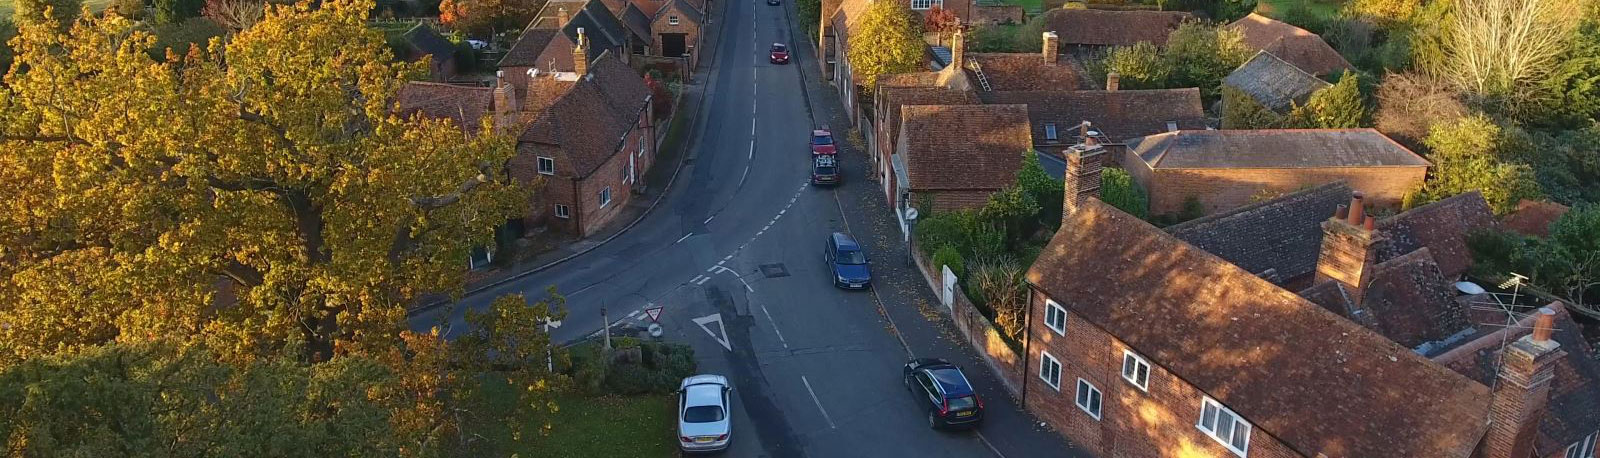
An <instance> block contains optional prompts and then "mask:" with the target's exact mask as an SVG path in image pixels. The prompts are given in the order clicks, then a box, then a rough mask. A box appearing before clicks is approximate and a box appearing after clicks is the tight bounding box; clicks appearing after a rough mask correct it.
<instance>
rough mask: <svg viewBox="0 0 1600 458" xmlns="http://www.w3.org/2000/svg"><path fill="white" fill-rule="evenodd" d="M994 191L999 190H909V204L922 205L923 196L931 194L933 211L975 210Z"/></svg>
mask: <svg viewBox="0 0 1600 458" xmlns="http://www.w3.org/2000/svg"><path fill="white" fill-rule="evenodd" d="M995 191H999V190H998V189H988V190H983V189H980V190H963V191H943V190H940V191H912V192H911V205H912V206H918V205H922V203H923V201H924V200H925V199H928V197H925V196H932V199H933V209H932V211H935V212H947V211H953V210H968V209H973V210H975V209H978V208H983V206H984V205H986V204H988V203H989V195H990V194H994V193H995ZM891 200H892V198H891ZM917 211H919V212H927V211H929V209H926V208H918V209H917Z"/></svg>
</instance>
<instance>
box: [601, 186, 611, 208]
mask: <svg viewBox="0 0 1600 458" xmlns="http://www.w3.org/2000/svg"><path fill="white" fill-rule="evenodd" d="M607 205H611V187H610V186H606V188H605V189H601V190H600V208H606V206H607Z"/></svg>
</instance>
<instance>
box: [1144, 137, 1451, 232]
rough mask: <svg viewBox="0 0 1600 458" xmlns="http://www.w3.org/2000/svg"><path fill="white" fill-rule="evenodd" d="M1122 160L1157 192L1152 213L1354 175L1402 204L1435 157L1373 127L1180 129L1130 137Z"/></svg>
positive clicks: (1241, 200)
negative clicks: (1194, 202)
mask: <svg viewBox="0 0 1600 458" xmlns="http://www.w3.org/2000/svg"><path fill="white" fill-rule="evenodd" d="M1121 164H1122V167H1123V168H1124V169H1126V170H1127V171H1128V174H1129V175H1131V176H1132V177H1133V180H1134V182H1136V183H1138V184H1139V186H1141V187H1143V188H1144V189H1145V191H1146V192H1147V193H1148V195H1149V196H1150V214H1152V215H1162V214H1173V213H1177V212H1179V211H1181V210H1182V209H1183V207H1184V202H1185V201H1186V200H1189V199H1191V198H1192V199H1196V200H1198V201H1199V202H1200V204H1201V206H1202V207H1203V208H1204V210H1205V213H1206V214H1211V213H1215V212H1218V211H1223V210H1228V209H1232V208H1236V207H1239V206H1242V205H1246V204H1249V203H1251V202H1252V200H1259V199H1260V198H1261V197H1270V196H1273V195H1278V194H1283V193H1288V192H1293V191H1296V190H1299V189H1301V188H1304V187H1308V186H1316V185H1320V184H1324V183H1328V182H1332V181H1340V180H1343V181H1346V182H1348V183H1349V184H1350V187H1352V188H1354V189H1356V190H1359V191H1361V192H1363V193H1366V195H1367V196H1368V197H1370V198H1371V199H1372V200H1371V201H1372V202H1374V203H1376V204H1378V205H1383V206H1398V205H1399V203H1400V200H1401V198H1403V197H1404V196H1405V194H1406V193H1408V192H1411V191H1412V190H1414V189H1417V187H1419V186H1421V185H1422V179H1423V176H1424V175H1425V174H1426V173H1427V170H1428V166H1429V163H1428V161H1427V160H1424V159H1423V158H1422V157H1421V156H1418V155H1417V154H1416V153H1413V152H1411V150H1409V149H1406V147H1404V146H1401V145H1400V144H1399V143H1395V142H1394V141H1393V140H1390V139H1389V137H1386V136H1384V135H1383V134H1381V133H1378V131H1376V130H1373V129H1270V130H1180V131H1176V132H1165V133H1160V134H1155V135H1149V136H1145V137H1139V138H1134V139H1130V140H1128V141H1127V147H1126V148H1125V152H1124V153H1123V157H1122V161H1121Z"/></svg>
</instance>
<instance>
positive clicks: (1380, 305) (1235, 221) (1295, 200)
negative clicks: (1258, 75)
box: [1030, 157, 1600, 458]
mask: <svg viewBox="0 0 1600 458" xmlns="http://www.w3.org/2000/svg"><path fill="white" fill-rule="evenodd" d="M1074 159H1075V160H1073V161H1072V162H1070V163H1069V172H1068V177H1069V179H1071V178H1076V179H1074V180H1071V181H1069V182H1068V184H1067V188H1068V190H1067V192H1068V197H1069V199H1070V198H1071V197H1072V196H1076V195H1080V194H1084V195H1088V196H1093V191H1092V190H1090V191H1087V192H1078V191H1076V190H1077V189H1092V188H1093V187H1094V185H1093V183H1094V182H1095V181H1096V179H1097V177H1096V175H1095V174H1094V173H1093V171H1094V165H1095V164H1094V162H1095V161H1094V159H1097V158H1093V157H1091V158H1089V159H1090V160H1089V161H1084V160H1083V158H1082V157H1075V158H1074ZM1083 200H1086V199H1080V200H1079V202H1082V201H1083ZM1364 200H1365V199H1364V198H1362V197H1361V195H1360V193H1357V192H1354V191H1352V190H1351V189H1350V187H1348V186H1346V185H1345V184H1344V183H1332V184H1328V185H1323V186H1319V187H1317V188H1312V189H1308V190H1304V191H1300V192H1296V193H1293V194H1289V195H1286V196H1283V197H1279V198H1276V199H1272V200H1269V201H1266V202H1261V203H1258V204H1255V205H1251V206H1248V207H1244V208H1240V209H1236V210H1233V211H1230V212H1225V213H1221V214H1217V215H1212V216H1210V217H1206V218H1202V219H1199V220H1195V221H1191V222H1188V223H1185V224H1181V225H1176V226H1172V227H1168V228H1167V229H1166V232H1167V233H1169V234H1171V235H1172V237H1173V238H1175V239H1177V240H1181V241H1182V242H1184V243H1183V245H1184V247H1186V248H1198V249H1200V250H1203V251H1205V252H1207V253H1209V254H1211V255H1213V256H1216V257H1217V258H1220V259H1221V260H1222V261H1224V262H1226V263H1228V264H1231V265H1233V266H1235V267H1237V268H1238V269H1236V270H1234V272H1235V274H1237V273H1244V274H1250V275H1251V276H1252V277H1256V278H1259V279H1262V280H1266V281H1270V282H1271V283H1273V284H1275V285H1277V287H1278V288H1279V289H1278V290H1277V291H1276V292H1274V293H1281V292H1285V291H1298V293H1296V294H1297V295H1298V296H1299V297H1301V298H1304V300H1305V301H1309V304H1305V303H1302V305H1303V306H1304V305H1311V304H1314V305H1311V306H1312V307H1319V308H1321V309H1323V310H1326V311H1327V312H1329V313H1332V314H1334V315H1336V316H1339V317H1341V318H1342V319H1343V320H1344V322H1345V323H1346V324H1354V325H1356V326H1358V327H1360V328H1362V329H1365V330H1368V331H1370V332H1372V333H1376V334H1378V335H1380V336H1382V337H1383V338H1385V339H1387V340H1388V341H1389V342H1391V343H1392V344H1395V345H1398V346H1399V347H1401V348H1402V349H1407V352H1408V353H1409V354H1414V355H1417V356H1420V357H1423V358H1426V359H1427V360H1429V361H1431V363H1432V364H1433V365H1434V366H1435V367H1442V368H1445V369H1448V370H1450V371H1453V372H1455V373H1458V374H1461V375H1463V376H1465V377H1467V378H1468V379H1470V380H1473V381H1475V382H1476V383H1477V384H1478V385H1479V387H1478V388H1475V389H1474V390H1478V389H1481V390H1487V391H1489V392H1490V394H1489V395H1488V396H1485V397H1482V398H1480V399H1477V400H1475V401H1473V402H1471V404H1473V405H1477V406H1483V407H1487V410H1488V412H1487V415H1489V416H1488V417H1487V419H1488V429H1487V430H1486V431H1484V432H1483V434H1482V436H1481V437H1474V438H1472V443H1473V444H1475V447H1474V449H1473V450H1474V451H1473V453H1472V454H1471V455H1470V456H1473V457H1480V458H1530V457H1539V458H1579V457H1589V456H1592V455H1590V454H1592V453H1593V451H1594V441H1595V438H1596V437H1597V436H1600V360H1596V357H1595V352H1594V349H1593V348H1592V347H1591V346H1590V345H1589V344H1588V342H1586V341H1585V340H1584V338H1583V336H1582V335H1581V331H1580V329H1581V327H1580V326H1578V325H1577V323H1576V322H1574V321H1572V317H1571V315H1569V314H1568V312H1567V311H1566V310H1565V308H1564V307H1563V306H1561V304H1559V303H1557V304H1551V305H1549V306H1546V307H1545V308H1544V310H1540V309H1536V308H1534V307H1532V306H1527V305H1519V304H1515V303H1509V302H1505V301H1502V300H1499V297H1497V296H1494V295H1491V294H1488V293H1479V294H1463V293H1461V292H1460V291H1458V290H1457V287H1456V286H1455V282H1457V281H1459V280H1461V279H1462V278H1463V277H1464V275H1465V273H1466V272H1467V271H1468V269H1469V267H1470V265H1471V255H1470V252H1469V250H1468V248H1467V242H1466V240H1467V238H1468V236H1469V234H1471V233H1472V232H1474V231H1477V230H1480V229H1484V228H1490V227H1493V226H1495V225H1496V222H1495V220H1494V217H1493V215H1492V213H1491V212H1490V209H1489V206H1488V203H1487V202H1485V201H1484V200H1483V197H1482V195H1480V194H1478V193H1476V192H1470V193H1466V194H1461V195H1457V196H1454V197H1450V198H1448V199H1445V200H1442V201H1439V202H1435V203H1431V204H1428V205H1424V206H1420V207H1417V208H1415V209H1412V210H1410V211H1407V212H1404V213H1400V214H1397V215H1393V216H1389V217H1386V218H1373V217H1372V216H1370V215H1367V214H1366V211H1365V210H1366V207H1367V205H1366V203H1365V202H1364ZM1101 207H1102V208H1103V205H1102V206H1101ZM1328 215H1332V216H1331V217H1330V216H1328ZM1069 219H1070V217H1069ZM1124 224H1132V223H1131V222H1126V223H1124ZM1074 229H1075V230H1077V229H1083V228H1082V227H1078V228H1074ZM1066 230H1067V226H1065V225H1064V226H1063V232H1064V231H1066ZM1087 230H1089V231H1093V232H1098V233H1112V232H1117V231H1114V230H1112V229H1109V228H1099V229H1096V228H1088V229H1087ZM1120 231H1121V232H1128V229H1126V228H1121V229H1120ZM1058 238H1059V236H1058ZM1054 244H1055V243H1054V242H1053V243H1052V246H1054ZM1073 246H1080V245H1073ZM1169 251H1170V250H1169ZM1046 252H1047V254H1046V255H1045V256H1050V253H1053V251H1052V250H1050V249H1047V250H1046ZM1045 256H1041V259H1044V257H1045ZM1151 256H1156V255H1151ZM1128 258H1129V259H1146V260H1150V259H1154V260H1156V261H1151V262H1150V264H1151V265H1147V266H1141V267H1143V268H1150V269H1160V268H1164V266H1166V265H1167V264H1162V263H1164V262H1166V260H1165V259H1162V258H1155V257H1139V256H1128ZM1087 259H1093V257H1092V255H1087V254H1086V255H1084V256H1082V257H1080V260H1087ZM1083 262H1092V261H1083ZM1064 265H1065V264H1059V265H1057V266H1056V268H1057V269H1060V268H1063V267H1062V266H1064ZM1094 265H1095V266H1096V267H1097V268H1098V267H1099V266H1100V264H1094ZM1173 270H1177V269H1173ZM1186 271H1187V270H1186ZM1127 277H1131V275H1123V276H1122V278H1119V280H1120V281H1123V282H1127V281H1129V280H1130V279H1129V278H1127ZM1241 278H1242V277H1241ZM1073 280H1074V281H1082V280H1083V279H1081V278H1078V277H1077V276H1074V277H1073ZM1090 280H1091V282H1092V281H1093V279H1090ZM1218 282H1219V281H1218V280H1215V279H1208V280H1206V284H1211V283H1218ZM1139 284H1162V285H1167V286H1165V287H1164V288H1173V287H1174V285H1181V284H1182V283H1179V282H1174V281H1172V280H1167V281H1165V282H1139ZM1260 294H1266V293H1260ZM1050 297H1051V298H1052V299H1055V296H1050ZM1057 300H1059V299H1057ZM1119 303H1123V302H1119ZM1057 304H1065V302H1057ZM1034 306H1035V307H1036V309H1037V308H1038V307H1040V305H1039V303H1038V302H1037V301H1036V303H1035V304H1034ZM1044 307H1045V308H1047V309H1048V308H1049V305H1048V304H1046V305H1045V306H1044ZM1255 309H1256V308H1255V307H1250V308H1249V310H1255ZM1545 310H1548V312H1546V311H1545ZM1123 312H1124V313H1128V314H1130V315H1129V316H1137V315H1134V314H1138V313H1139V311H1136V310H1125V311H1123ZM1030 316H1031V317H1036V318H1037V317H1040V316H1041V315H1037V314H1034V315H1030ZM1054 316H1060V315H1059V314H1052V313H1051V312H1046V315H1044V316H1043V319H1044V320H1045V321H1046V326H1045V328H1052V326H1051V324H1050V323H1052V321H1050V320H1056V319H1057V318H1054ZM1067 319H1068V320H1069V321H1068V327H1069V328H1070V319H1071V317H1068V318H1067ZM1541 323H1542V324H1541ZM1146 324H1147V325H1149V326H1153V327H1159V326H1161V324H1160V323H1146ZM1541 329H1543V330H1544V331H1543V333H1542V334H1541V331H1540V330H1541ZM1030 332H1054V329H1053V328H1052V329H1049V330H1048V331H1046V330H1045V329H1042V328H1040V327H1037V326H1034V327H1031V328H1030ZM1066 332H1067V335H1068V336H1072V335H1073V333H1072V329H1067V331H1066ZM1271 332H1274V333H1281V334H1284V335H1298V334H1297V333H1295V332H1294V331H1291V330H1288V329H1275V330H1272V331H1271ZM1090 334H1093V333H1092V332H1090ZM1045 335H1046V336H1047V337H1049V336H1050V335H1049V334H1045ZM1346 335H1348V334H1346ZM1315 339H1316V338H1315V337H1308V338H1307V340H1315ZM1329 342H1334V341H1329ZM1337 342H1339V347H1338V348H1339V349H1340V350H1342V351H1344V353H1345V355H1347V356H1351V357H1354V355H1353V353H1354V352H1358V351H1362V349H1361V348H1359V347H1355V346H1352V345H1349V343H1348V342H1349V340H1348V339H1346V340H1339V341H1337ZM1324 351H1326V348H1324ZM1158 354H1159V353H1158ZM1145 356H1148V355H1144V356H1141V357H1145ZM1033 357H1034V358H1041V357H1040V356H1038V355H1037V353H1035V354H1034V355H1033ZM1036 360H1037V359H1036ZM1161 360H1164V357H1160V358H1147V359H1146V361H1147V363H1149V364H1154V365H1160V366H1165V365H1166V364H1165V363H1162V362H1160V361H1161ZM1502 362H1503V364H1502ZM1135 366H1136V367H1135V372H1136V373H1135V375H1136V376H1137V375H1138V374H1137V371H1138V370H1139V369H1137V364H1136V365H1135ZM1147 371H1148V372H1150V373H1156V372H1158V371H1157V370H1155V369H1149V370H1147ZM1290 372H1293V371H1290V370H1288V369H1285V373H1290ZM1350 373H1351V374H1355V375H1367V376H1368V377H1369V381H1364V382H1358V383H1365V384H1371V383H1372V382H1371V381H1370V380H1381V379H1382V378H1383V377H1384V376H1387V375H1384V376H1380V375H1373V374H1366V373H1364V372H1363V371H1359V370H1352V371H1350ZM1406 383H1419V382H1417V381H1416V380H1408V381H1407V382H1406ZM1491 387H1492V388H1491ZM1316 402H1317V401H1315V400H1310V399H1307V400H1304V401H1302V402H1300V403H1299V406H1301V408H1302V409H1303V411H1319V412H1320V411H1321V409H1318V408H1316V407H1314V406H1315V405H1316V404H1315V403H1316ZM1224 404H1226V401H1224ZM1031 405H1032V402H1030V406H1031ZM1405 405H1406V408H1407V409H1413V408H1416V406H1417V403H1416V402H1414V401H1411V402H1406V404H1405ZM1237 412H1238V413H1239V414H1240V415H1242V416H1244V417H1246V418H1248V417H1249V415H1248V414H1246V413H1245V412H1242V411H1237ZM1465 421H1467V422H1469V423H1470V424H1483V423H1484V417H1474V418H1469V419H1467V420H1465ZM1373 423H1374V424H1377V425H1380V426H1382V425H1386V424H1387V423H1384V422H1377V421H1375V422H1373ZM1257 426H1258V429H1257V430H1258V431H1259V430H1260V429H1261V428H1259V427H1260V426H1261V425H1259V424H1257ZM1313 452H1316V453H1327V455H1328V456H1367V455H1369V454H1366V453H1355V452H1353V451H1345V452H1342V453H1338V454H1335V453H1329V452H1328V451H1327V450H1321V449H1311V450H1302V451H1301V454H1302V455H1305V456H1313V454H1312V453H1313ZM1382 456H1453V455H1446V454H1431V453H1429V454H1402V453H1399V452H1390V453H1384V454H1382ZM1454 456H1459V455H1454Z"/></svg>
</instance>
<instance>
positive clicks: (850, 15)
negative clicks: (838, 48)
mask: <svg viewBox="0 0 1600 458" xmlns="http://www.w3.org/2000/svg"><path fill="white" fill-rule="evenodd" d="M871 4H872V0H841V1H840V2H839V7H838V8H837V9H834V10H833V11H823V12H822V14H823V15H824V17H828V18H830V19H829V23H830V24H833V27H834V29H833V30H834V32H836V33H841V34H843V35H841V36H844V37H845V38H846V39H845V40H844V41H848V39H849V28H850V27H852V26H854V25H855V24H856V21H859V20H861V17H862V16H864V15H865V14H866V12H867V6H869V5H871ZM844 41H841V42H840V44H841V45H842V44H844Z"/></svg>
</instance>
